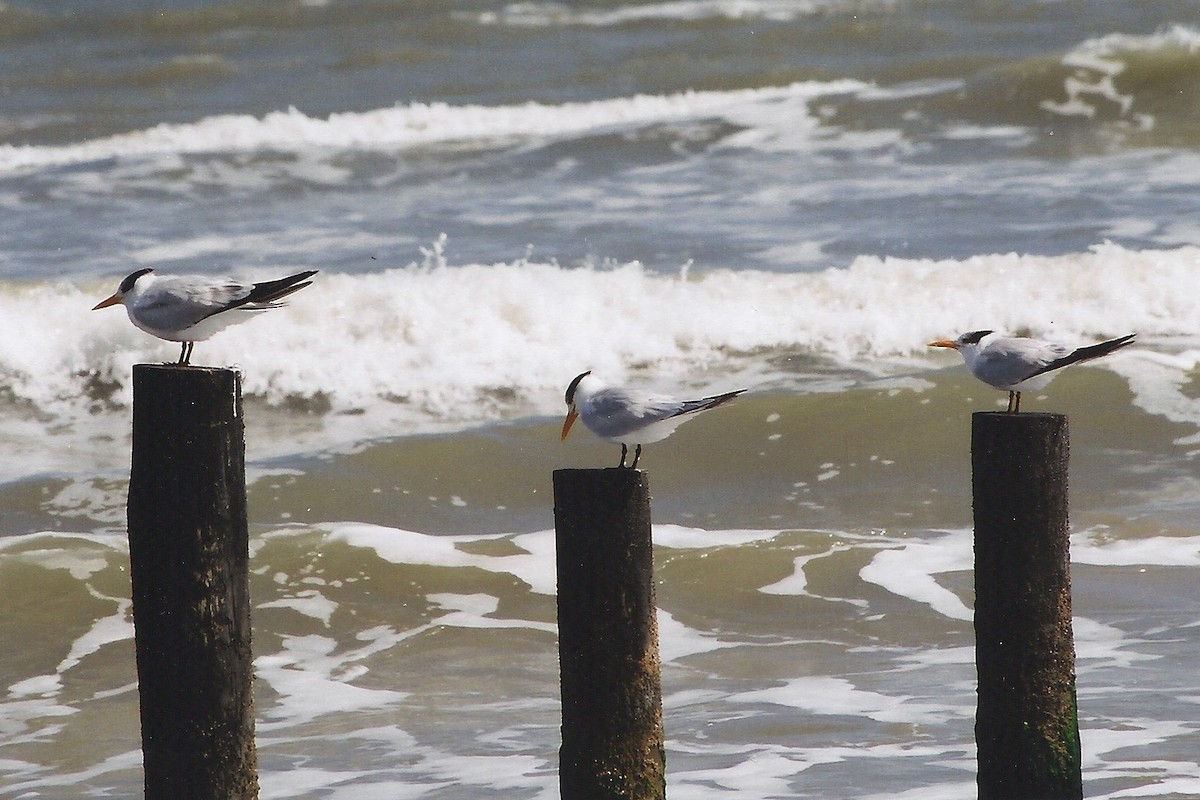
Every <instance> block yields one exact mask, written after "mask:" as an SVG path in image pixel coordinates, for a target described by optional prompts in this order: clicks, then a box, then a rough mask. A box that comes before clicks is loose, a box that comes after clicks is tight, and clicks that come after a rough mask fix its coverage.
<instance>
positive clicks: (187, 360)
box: [175, 342, 196, 367]
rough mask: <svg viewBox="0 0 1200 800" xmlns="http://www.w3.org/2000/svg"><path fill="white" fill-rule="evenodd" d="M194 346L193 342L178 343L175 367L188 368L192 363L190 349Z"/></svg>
mask: <svg viewBox="0 0 1200 800" xmlns="http://www.w3.org/2000/svg"><path fill="white" fill-rule="evenodd" d="M195 346H196V343H195V342H180V346H179V360H178V361H176V362H175V363H176V365H178V366H181V367H186V366H189V365H190V364H191V363H192V348H193V347H195Z"/></svg>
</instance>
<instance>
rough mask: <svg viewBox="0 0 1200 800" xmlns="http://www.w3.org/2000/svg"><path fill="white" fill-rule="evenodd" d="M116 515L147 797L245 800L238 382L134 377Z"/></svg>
mask: <svg viewBox="0 0 1200 800" xmlns="http://www.w3.org/2000/svg"><path fill="white" fill-rule="evenodd" d="M128 513H129V560H130V572H131V578H132V583H133V621H134V630H135V637H134V638H135V649H136V651H137V669H138V692H139V696H140V699H141V721H142V753H143V756H144V762H145V786H146V800H184V799H186V798H195V799H196V800H201V799H202V798H203V799H204V800H216V798H220V800H227V799H229V800H251V799H252V798H256V797H258V776H257V756H256V753H255V747H254V704H253V687H252V680H253V673H252V664H251V654H250V598H249V588H248V586H249V542H248V529H247V522H246V473H245V443H244V435H243V424H242V408H241V384H240V381H239V379H238V375H237V373H236V372H233V371H232V370H227V369H208V368H198V367H187V368H180V367H176V366H174V365H160V364H138V365H136V366H135V367H134V368H133V464H132V469H131V471H130V477H129V505H128Z"/></svg>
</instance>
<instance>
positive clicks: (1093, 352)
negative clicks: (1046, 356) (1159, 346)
mask: <svg viewBox="0 0 1200 800" xmlns="http://www.w3.org/2000/svg"><path fill="white" fill-rule="evenodd" d="M1135 336H1137V334H1136V333H1130V334H1126V335H1125V336H1118V337H1117V338H1116V339H1109V340H1108V341H1107V342H1098V343H1096V344H1091V345H1088V346H1087V347H1080V348H1079V349H1078V350H1075V351H1074V352H1072V353H1070V354H1069V355H1065V356H1063V357H1062V358H1060V359H1057V360H1055V361H1051V362H1050V363H1049V364H1047V365H1046V366H1044V367H1042V368H1041V369H1039V370H1038V371H1037V372H1035V373H1033V375H1030V376H1029V377H1030V378H1034V377H1037V376H1038V375H1042V374H1044V373H1047V372H1050V371H1052V370H1056V369H1059V368H1060V367H1066V366H1069V365H1071V364H1078V363H1079V362H1080V361H1091V360H1092V359H1093V358H1100V357H1101V356H1106V355H1108V354H1109V353H1111V352H1113V351H1115V350H1120V349H1121V348H1122V347H1124V346H1125V345H1127V344H1133V339H1134V337H1135Z"/></svg>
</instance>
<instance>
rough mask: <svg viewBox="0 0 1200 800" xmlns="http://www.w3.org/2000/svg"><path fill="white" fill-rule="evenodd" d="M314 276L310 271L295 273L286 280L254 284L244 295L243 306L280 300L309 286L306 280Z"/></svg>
mask: <svg viewBox="0 0 1200 800" xmlns="http://www.w3.org/2000/svg"><path fill="white" fill-rule="evenodd" d="M316 274H317V271H316V270H315V269H310V270H306V271H304V272H297V273H296V274H295V275H289V276H287V277H286V278H279V279H278V280H273V281H263V282H262V283H256V284H254V288H253V289H251V290H250V294H248V295H246V299H245V300H244V301H243V305H263V304H266V303H274V302H276V301H277V300H282V299H283V298H285V297H287V296H288V295H289V294H291V293H292V292H298V291H300V290H301V289H303V288H304V287H305V286H309V285H311V284H312V281H310V280H306V279H307V278H311V277H312V276H313V275H316Z"/></svg>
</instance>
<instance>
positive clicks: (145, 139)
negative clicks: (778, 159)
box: [0, 80, 867, 174]
mask: <svg viewBox="0 0 1200 800" xmlns="http://www.w3.org/2000/svg"><path fill="white" fill-rule="evenodd" d="M866 86H867V84H864V83H862V82H860V81H853V80H841V81H832V82H828V83H822V82H803V83H793V84H790V85H787V86H778V87H767V88H763V89H740V90H733V91H724V92H723V91H689V92H681V93H678V94H669V95H636V96H633V97H622V98H613V99H609V100H595V101H590V102H581V103H563V104H559V105H550V104H545V103H537V102H527V103H521V104H519V105H510V106H480V105H462V106H454V105H451V104H449V103H444V102H435V103H414V104H411V105H407V106H395V107H392V108H380V109H375V110H373V111H365V112H342V113H337V114H331V115H329V116H328V117H325V118H315V117H310V116H308V115H306V114H304V113H303V112H301V111H299V110H298V109H295V108H289V109H286V110H282V111H275V112H272V113H269V114H266V115H263V116H262V117H253V116H247V115H221V116H215V117H208V118H205V119H202V120H199V121H197V122H193V123H186V124H165V123H164V124H161V125H156V126H155V127H153V128H149V129H147V130H143V131H132V132H129V133H123V134H119V135H116V136H109V137H105V138H101V139H94V140H90V141H85V142H79V143H76V144H70V145H53V146H48V145H0V174H2V173H5V172H15V171H20V170H28V169H44V168H47V167H56V166H64V165H69V164H80V163H86V162H95V161H103V160H106V159H137V158H146V157H163V156H172V157H174V156H182V155H188V154H198V153H247V152H255V151H259V150H270V151H273V152H302V151H307V150H312V149H328V150H335V151H344V150H364V151H384V152H395V151H398V150H404V149H407V148H413V147H421V146H429V145H448V144H454V143H471V142H474V143H476V144H477V145H478V146H482V147H495V146H500V145H504V144H508V143H511V142H513V141H514V140H516V141H522V140H524V141H530V140H544V139H548V138H554V137H562V136H578V135H580V134H582V133H587V132H597V131H603V130H622V129H627V128H633V127H640V126H644V125H649V124H654V123H660V122H669V121H678V120H691V119H697V118H706V117H715V118H722V117H725V116H727V115H730V114H737V113H738V112H739V111H740V110H744V109H747V108H753V107H755V106H760V105H764V104H766V105H776V104H779V103H783V102H795V103H799V104H800V109H801V113H804V112H803V108H804V106H805V104H807V103H808V102H809V101H811V100H815V99H818V98H821V97H825V96H828V95H835V94H848V93H853V92H855V91H859V90H861V89H863V88H865V87H866Z"/></svg>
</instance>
